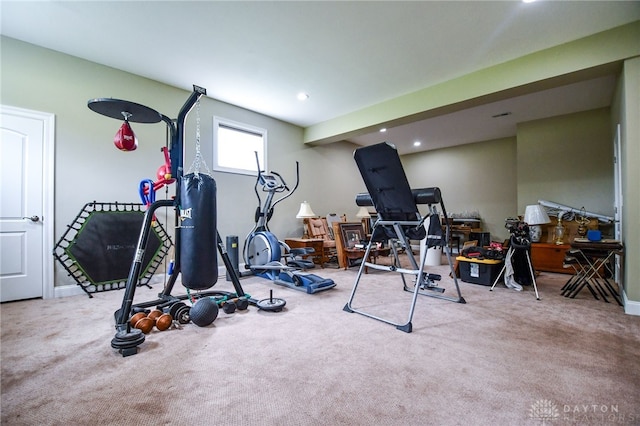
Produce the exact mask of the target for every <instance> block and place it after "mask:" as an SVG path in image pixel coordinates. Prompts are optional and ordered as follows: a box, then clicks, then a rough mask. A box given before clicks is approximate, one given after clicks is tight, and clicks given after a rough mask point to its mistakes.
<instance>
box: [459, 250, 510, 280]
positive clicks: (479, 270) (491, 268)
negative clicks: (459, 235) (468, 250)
mask: <svg viewBox="0 0 640 426" xmlns="http://www.w3.org/2000/svg"><path fill="white" fill-rule="evenodd" d="M456 260H457V261H458V267H459V271H460V279H461V280H462V281H464V282H467V283H472V284H480V285H493V282H494V281H495V280H496V278H497V277H498V274H500V271H501V270H502V265H503V262H502V261H501V260H493V259H484V260H478V259H470V258H467V257H464V256H458V257H457V258H456Z"/></svg>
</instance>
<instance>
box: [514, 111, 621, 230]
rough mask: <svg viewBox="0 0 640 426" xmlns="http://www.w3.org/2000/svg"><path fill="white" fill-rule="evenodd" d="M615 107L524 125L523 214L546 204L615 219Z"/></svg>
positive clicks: (521, 157)
mask: <svg viewBox="0 0 640 426" xmlns="http://www.w3.org/2000/svg"><path fill="white" fill-rule="evenodd" d="M610 123H611V118H610V111H609V108H603V109H598V110H593V111H586V112H581V113H576V114H570V115H563V116H559V117H552V118H547V119H543V120H535V121H529V122H526V123H520V124H518V154H517V165H518V168H517V170H518V174H517V180H518V212H520V213H523V212H524V210H525V207H526V206H527V205H529V204H536V203H537V202H538V200H540V199H543V200H547V201H553V202H556V203H560V204H564V205H568V206H571V207H575V208H577V209H579V208H581V207H585V209H586V210H588V211H590V212H594V213H600V214H603V215H607V216H612V217H613V201H614V200H613V137H612V135H611V125H610Z"/></svg>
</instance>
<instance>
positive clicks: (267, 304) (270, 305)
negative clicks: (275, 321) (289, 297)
mask: <svg viewBox="0 0 640 426" xmlns="http://www.w3.org/2000/svg"><path fill="white" fill-rule="evenodd" d="M286 304H287V302H286V301H285V300H284V299H277V298H275V297H273V298H269V299H262V300H260V301H258V303H256V306H257V307H258V309H262V310H263V311H268V312H280V311H281V310H282V308H284V305H286Z"/></svg>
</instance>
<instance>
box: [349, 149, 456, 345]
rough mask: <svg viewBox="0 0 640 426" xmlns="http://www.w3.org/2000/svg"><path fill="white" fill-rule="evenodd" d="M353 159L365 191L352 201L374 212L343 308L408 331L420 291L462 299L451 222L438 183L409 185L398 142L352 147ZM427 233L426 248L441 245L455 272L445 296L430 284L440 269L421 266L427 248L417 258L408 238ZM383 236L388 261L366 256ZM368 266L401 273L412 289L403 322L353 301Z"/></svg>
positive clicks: (428, 294) (410, 327) (427, 294)
mask: <svg viewBox="0 0 640 426" xmlns="http://www.w3.org/2000/svg"><path fill="white" fill-rule="evenodd" d="M354 159H355V161H356V164H357V165H358V168H359V169H360V174H361V175H362V179H363V180H364V183H365V185H366V187H367V191H368V193H366V194H358V195H357V196H356V204H357V205H358V206H374V207H375V209H376V212H377V215H378V217H377V219H376V221H375V223H374V225H373V229H372V231H371V232H372V234H371V235H372V237H371V240H370V241H369V242H368V243H367V247H366V251H365V255H364V258H363V261H362V263H361V264H360V268H359V270H358V274H357V276H356V280H355V284H354V286H353V290H352V291H351V297H350V298H349V301H348V302H347V304H346V305H345V306H344V310H345V311H347V312H355V313H358V314H361V315H364V316H366V317H369V318H373V319H376V320H378V321H382V322H385V323H387V324H391V325H394V326H395V327H396V328H397V329H399V330H402V331H404V332H407V333H410V332H411V331H412V324H411V321H412V319H413V313H414V310H415V305H416V300H417V298H418V295H419V294H420V295H425V296H431V297H436V298H440V299H445V300H449V301H452V302H458V303H466V302H465V300H464V298H463V297H462V294H461V293H460V287H459V286H458V280H457V278H456V274H455V272H454V267H453V262H452V260H451V248H450V247H449V235H450V232H451V230H450V228H449V221H448V220H447V213H446V210H445V207H444V203H443V201H442V196H441V194H440V189H439V188H436V187H433V188H423V189H413V190H412V189H411V187H410V186H409V182H408V181H407V177H406V175H405V173H404V168H403V167H402V163H401V162H400V157H399V156H398V152H397V150H396V148H395V147H394V146H393V145H391V144H389V143H387V142H383V143H380V144H377V145H372V146H368V147H363V148H358V149H356V151H355V153H354ZM418 204H425V205H428V206H429V213H428V214H427V215H426V216H425V217H423V216H422V215H421V214H420V212H419V211H418V207H417V205H418ZM438 204H439V205H440V208H441V210H442V214H443V215H444V222H445V224H446V227H445V230H446V236H443V235H442V226H441V225H440V219H439V217H438V213H437V205H438ZM427 219H429V226H428V228H429V232H428V233H427V230H426V228H425V221H426V220H427ZM425 238H426V239H427V241H426V248H427V249H428V248H429V247H435V246H441V247H443V248H444V252H445V254H446V257H447V261H448V263H449V268H450V269H451V277H453V281H454V283H455V288H456V292H457V294H456V295H455V296H452V297H448V296H445V295H444V294H443V292H444V289H442V288H440V287H437V286H435V285H434V281H437V280H439V279H440V276H439V275H436V274H429V273H425V272H424V266H425V259H426V257H427V250H424V253H423V254H422V255H421V256H420V259H419V262H418V261H416V258H415V256H414V254H413V252H412V250H411V245H410V244H409V240H423V239H425ZM383 240H390V241H391V244H390V246H391V248H392V252H393V257H394V261H393V264H392V265H391V266H388V265H381V264H377V263H372V262H369V261H368V260H369V253H370V252H371V250H372V249H373V248H375V247H376V244H377V242H380V241H383ZM396 241H399V242H400V243H401V245H402V246H403V247H405V248H406V253H407V258H408V261H409V264H410V267H409V268H404V267H402V266H401V265H400V260H399V258H398V251H397V247H396V244H395V242H396ZM366 267H368V268H371V269H375V270H381V271H386V272H390V273H399V274H400V276H401V278H402V283H403V290H404V291H407V292H412V293H413V297H412V299H411V303H410V307H409V315H408V318H407V321H406V322H405V323H396V322H393V321H391V320H388V319H385V318H381V317H378V316H376V315H373V314H371V313H369V312H366V311H364V310H362V309H358V308H355V307H354V306H353V301H354V297H355V295H356V291H357V289H358V285H359V284H360V281H361V279H362V278H363V272H364V270H365V268H366ZM405 275H409V276H411V277H412V281H413V284H412V285H408V284H407V280H406V278H405Z"/></svg>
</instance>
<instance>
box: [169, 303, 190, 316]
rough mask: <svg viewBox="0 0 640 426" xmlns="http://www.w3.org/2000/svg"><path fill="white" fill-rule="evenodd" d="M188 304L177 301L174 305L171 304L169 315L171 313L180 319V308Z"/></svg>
mask: <svg viewBox="0 0 640 426" xmlns="http://www.w3.org/2000/svg"><path fill="white" fill-rule="evenodd" d="M186 306H187V305H186V304H184V303H182V302H176V303H174V304H173V305H171V307H170V308H169V315H171V316H172V317H173V318H175V319H178V315H177V314H178V309H180V308H182V307H186Z"/></svg>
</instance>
